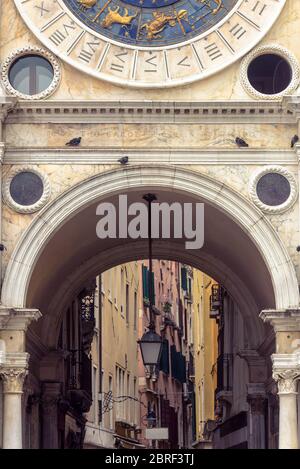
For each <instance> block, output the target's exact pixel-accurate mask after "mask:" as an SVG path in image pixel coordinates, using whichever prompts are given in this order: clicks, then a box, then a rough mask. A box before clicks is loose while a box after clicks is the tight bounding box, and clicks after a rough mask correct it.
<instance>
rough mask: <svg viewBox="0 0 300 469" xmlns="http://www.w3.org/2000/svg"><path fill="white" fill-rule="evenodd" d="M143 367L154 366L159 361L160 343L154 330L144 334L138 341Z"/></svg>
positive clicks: (159, 338)
mask: <svg viewBox="0 0 300 469" xmlns="http://www.w3.org/2000/svg"><path fill="white" fill-rule="evenodd" d="M138 343H139V345H140V348H141V353H142V359H143V363H144V366H156V365H157V364H158V362H159V360H160V355H161V348H162V341H161V337H160V336H159V335H158V334H156V332H155V331H154V330H151V329H150V326H149V331H147V332H145V334H144V335H143V337H142V338H141V340H139V341H138Z"/></svg>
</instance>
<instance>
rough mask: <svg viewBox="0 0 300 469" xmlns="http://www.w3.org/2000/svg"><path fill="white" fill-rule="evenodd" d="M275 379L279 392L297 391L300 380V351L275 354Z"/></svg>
mask: <svg viewBox="0 0 300 469" xmlns="http://www.w3.org/2000/svg"><path fill="white" fill-rule="evenodd" d="M272 361H273V379H274V381H276V382H277V384H278V390H279V394H291V393H297V386H298V380H300V351H298V352H296V353H293V354H274V355H272Z"/></svg>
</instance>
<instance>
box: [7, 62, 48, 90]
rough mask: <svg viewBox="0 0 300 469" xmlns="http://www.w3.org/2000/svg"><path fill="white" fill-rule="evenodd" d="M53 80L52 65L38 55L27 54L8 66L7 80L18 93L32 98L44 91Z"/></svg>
mask: <svg viewBox="0 0 300 469" xmlns="http://www.w3.org/2000/svg"><path fill="white" fill-rule="evenodd" d="M53 78H54V69H53V66H52V64H51V63H50V62H49V61H48V60H47V59H45V58H44V57H42V56H40V55H33V54H28V55H24V56H22V57H19V58H18V59H16V60H15V61H14V62H13V63H12V65H11V66H10V69H9V72H8V79H9V82H10V84H11V86H12V87H13V88H14V89H15V90H17V91H18V92H19V93H22V94H24V95H29V96H34V95H37V94H39V93H42V92H43V91H45V90H46V89H47V88H49V86H50V85H51V83H52V81H53Z"/></svg>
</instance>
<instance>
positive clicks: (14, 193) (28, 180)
mask: <svg viewBox="0 0 300 469" xmlns="http://www.w3.org/2000/svg"><path fill="white" fill-rule="evenodd" d="M9 191H10V195H11V197H12V199H13V200H14V202H15V203H17V204H18V205H23V206H30V205H34V204H36V203H37V202H38V201H39V200H40V199H41V197H42V195H43V193H44V183H43V181H42V179H41V177H40V176H38V175H37V174H35V173H32V172H30V171H24V172H21V173H18V174H16V176H14V177H13V179H12V181H11V183H10V187H9Z"/></svg>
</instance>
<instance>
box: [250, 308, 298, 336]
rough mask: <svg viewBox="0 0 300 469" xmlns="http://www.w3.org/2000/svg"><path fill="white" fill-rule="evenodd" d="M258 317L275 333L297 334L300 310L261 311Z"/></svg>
mask: <svg viewBox="0 0 300 469" xmlns="http://www.w3.org/2000/svg"><path fill="white" fill-rule="evenodd" d="M259 317H260V318H261V319H262V321H263V322H265V323H266V322H269V323H270V324H271V326H273V328H274V330H275V332H299V331H300V309H299V308H288V309H270V310H263V311H262V312H261V313H260V315H259Z"/></svg>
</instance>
